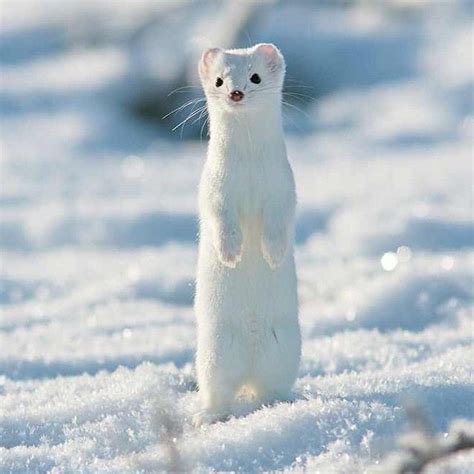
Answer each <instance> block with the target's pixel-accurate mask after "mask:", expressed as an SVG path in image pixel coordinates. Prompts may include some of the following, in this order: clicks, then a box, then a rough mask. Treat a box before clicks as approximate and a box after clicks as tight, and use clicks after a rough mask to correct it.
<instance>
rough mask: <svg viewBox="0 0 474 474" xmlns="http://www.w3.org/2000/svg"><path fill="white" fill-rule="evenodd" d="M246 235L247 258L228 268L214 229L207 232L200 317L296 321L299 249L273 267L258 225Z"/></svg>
mask: <svg viewBox="0 0 474 474" xmlns="http://www.w3.org/2000/svg"><path fill="white" fill-rule="evenodd" d="M254 229H255V228H254ZM243 235H244V244H243V252H242V260H241V262H240V263H239V264H238V265H237V267H236V268H228V267H225V266H224V265H223V264H222V263H221V262H220V260H219V258H218V256H217V254H216V252H215V250H214V247H213V245H212V241H211V238H210V233H209V232H208V230H207V229H205V228H204V229H202V230H201V241H200V250H199V260H198V272H197V283H196V301H195V306H196V313H197V317H198V319H201V318H205V319H206V320H208V321H209V320H216V321H220V322H223V321H228V322H230V323H231V324H232V325H236V326H240V325H241V324H242V323H243V322H249V324H251V322H252V321H253V320H256V321H258V323H257V325H258V326H259V327H262V326H264V325H267V323H268V324H274V323H278V322H281V323H288V322H293V321H294V322H296V321H297V296H296V274H295V265H294V259H293V251H292V250H293V249H292V248H290V249H288V252H287V255H286V257H285V259H284V261H283V262H282V264H281V266H280V267H279V268H277V269H275V270H272V269H271V268H270V267H269V265H268V263H267V262H266V261H265V259H264V258H263V255H262V251H261V248H260V237H259V235H260V232H259V231H258V228H257V229H256V230H254V231H253V232H249V231H246V230H245V229H243Z"/></svg>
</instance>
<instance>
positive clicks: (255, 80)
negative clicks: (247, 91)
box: [250, 73, 262, 84]
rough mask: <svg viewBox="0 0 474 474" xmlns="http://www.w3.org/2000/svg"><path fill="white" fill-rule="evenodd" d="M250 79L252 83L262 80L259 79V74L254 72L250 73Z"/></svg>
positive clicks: (258, 82)
mask: <svg viewBox="0 0 474 474" xmlns="http://www.w3.org/2000/svg"><path fill="white" fill-rule="evenodd" d="M250 80H251V81H252V82H253V83H254V84H260V83H261V82H262V80H261V79H260V76H259V75H258V74H257V73H255V74H252V77H251V78H250Z"/></svg>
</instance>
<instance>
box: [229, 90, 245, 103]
mask: <svg viewBox="0 0 474 474" xmlns="http://www.w3.org/2000/svg"><path fill="white" fill-rule="evenodd" d="M230 98H231V99H232V100H233V101H234V102H239V101H241V100H242V99H243V98H244V93H243V92H242V91H232V92H231V93H230Z"/></svg>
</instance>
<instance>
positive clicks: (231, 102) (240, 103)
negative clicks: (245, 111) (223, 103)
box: [227, 99, 246, 107]
mask: <svg viewBox="0 0 474 474" xmlns="http://www.w3.org/2000/svg"><path fill="white" fill-rule="evenodd" d="M227 103H228V104H230V105H231V106H232V107H242V106H243V105H245V103H246V101H245V100H243V99H242V100H239V101H238V102H235V101H234V100H232V99H229V100H228V101H227Z"/></svg>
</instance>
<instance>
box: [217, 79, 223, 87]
mask: <svg viewBox="0 0 474 474" xmlns="http://www.w3.org/2000/svg"><path fill="white" fill-rule="evenodd" d="M222 84H224V81H223V80H222V79H221V78H220V77H218V78H217V79H216V87H220V86H222Z"/></svg>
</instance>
